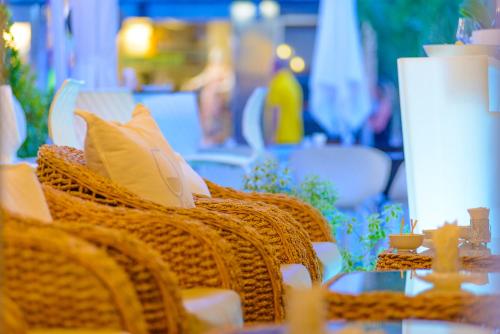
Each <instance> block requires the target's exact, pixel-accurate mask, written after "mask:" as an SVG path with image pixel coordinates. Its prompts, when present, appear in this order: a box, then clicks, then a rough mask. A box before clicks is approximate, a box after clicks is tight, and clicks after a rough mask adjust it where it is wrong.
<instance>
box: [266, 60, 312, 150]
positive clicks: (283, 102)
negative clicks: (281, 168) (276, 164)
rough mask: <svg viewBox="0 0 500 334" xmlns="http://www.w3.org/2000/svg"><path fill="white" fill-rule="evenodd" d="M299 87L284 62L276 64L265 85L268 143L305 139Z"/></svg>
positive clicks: (286, 142) (300, 89)
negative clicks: (271, 76)
mask: <svg viewBox="0 0 500 334" xmlns="http://www.w3.org/2000/svg"><path fill="white" fill-rule="evenodd" d="M302 105H303V93H302V87H301V86H300V84H299V82H298V81H297V79H296V78H295V76H294V75H293V73H292V72H291V71H290V70H289V69H288V67H287V66H286V63H284V62H282V61H276V63H275V65H274V76H273V78H272V79H271V81H270V82H269V85H268V94H267V98H266V107H265V112H264V135H265V139H266V142H267V143H270V144H298V143H300V142H301V141H302V139H303V137H304V123H303V120H302Z"/></svg>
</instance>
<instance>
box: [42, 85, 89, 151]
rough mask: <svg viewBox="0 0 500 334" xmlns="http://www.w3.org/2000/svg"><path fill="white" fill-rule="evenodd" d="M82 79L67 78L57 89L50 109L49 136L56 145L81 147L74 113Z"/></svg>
mask: <svg viewBox="0 0 500 334" xmlns="http://www.w3.org/2000/svg"><path fill="white" fill-rule="evenodd" d="M82 86H83V82H82V81H77V80H73V79H67V80H65V81H64V82H63V84H62V85H61V88H59V90H58V91H57V93H56V95H55V96H54V99H53V100H52V104H51V105H50V109H49V120H48V121H49V137H50V139H51V140H52V142H53V143H54V144H56V145H66V146H71V147H75V148H81V143H80V141H79V140H78V138H77V135H76V131H75V126H76V125H75V123H76V122H75V119H76V117H75V116H74V115H73V113H74V111H75V106H76V99H77V97H78V93H79V91H80V89H81V87H82Z"/></svg>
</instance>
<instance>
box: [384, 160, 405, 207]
mask: <svg viewBox="0 0 500 334" xmlns="http://www.w3.org/2000/svg"><path fill="white" fill-rule="evenodd" d="M388 197H389V200H391V201H392V202H398V203H403V204H404V203H407V202H408V189H407V186H406V167H405V163H404V161H403V162H402V163H401V165H399V167H398V170H397V171H396V175H394V179H393V180H392V183H391V186H390V187H389V193H388Z"/></svg>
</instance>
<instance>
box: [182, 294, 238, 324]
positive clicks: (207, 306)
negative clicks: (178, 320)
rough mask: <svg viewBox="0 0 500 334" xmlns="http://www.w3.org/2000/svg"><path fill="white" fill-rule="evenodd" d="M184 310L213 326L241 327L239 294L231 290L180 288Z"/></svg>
mask: <svg viewBox="0 0 500 334" xmlns="http://www.w3.org/2000/svg"><path fill="white" fill-rule="evenodd" d="M181 297H182V302H183V304H184V307H185V308H186V310H187V311H188V312H189V313H191V314H193V315H195V316H196V317H197V318H198V319H200V320H203V321H206V322H207V323H208V324H210V325H213V326H214V327H218V326H227V325H230V326H236V327H243V311H242V308H241V300H240V296H238V294H237V293H236V292H234V291H232V290H224V289H213V288H195V289H185V290H181Z"/></svg>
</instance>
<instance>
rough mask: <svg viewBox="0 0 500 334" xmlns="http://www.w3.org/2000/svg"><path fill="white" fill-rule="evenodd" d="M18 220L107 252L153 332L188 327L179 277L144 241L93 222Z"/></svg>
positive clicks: (175, 331)
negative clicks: (125, 278)
mask: <svg viewBox="0 0 500 334" xmlns="http://www.w3.org/2000/svg"><path fill="white" fill-rule="evenodd" d="M63 195H66V194H63ZM66 196H69V195H66ZM17 222H18V223H19V224H24V225H26V226H36V227H44V228H48V229H58V230H64V231H66V232H68V233H69V234H72V235H74V236H78V237H80V238H82V239H85V240H87V241H89V242H91V243H92V244H94V245H96V246H99V248H101V249H102V250H104V251H106V253H107V254H108V256H110V257H111V258H112V259H113V260H115V262H116V263H117V264H119V265H120V266H121V267H122V268H123V269H124V271H125V272H126V273H127V275H128V277H129V279H130V281H131V282H132V283H133V286H134V290H135V292H136V294H137V296H138V298H139V301H140V302H141V306H142V309H143V313H144V317H145V319H146V322H147V325H148V332H149V333H152V334H156V333H181V332H183V331H184V329H185V328H186V327H185V326H186V321H187V318H186V313H185V310H184V307H183V305H182V301H181V298H180V294H179V287H178V285H177V282H176V278H175V276H174V275H173V274H172V273H171V271H170V269H169V267H168V265H167V264H166V263H165V262H163V261H162V260H161V257H160V255H159V254H158V253H156V252H155V251H153V250H152V249H151V248H150V247H148V246H147V245H146V244H144V243H143V242H141V241H139V240H137V239H136V238H134V237H133V236H130V235H129V234H128V233H123V232H121V231H117V230H114V229H109V228H103V227H100V226H96V225H91V224H82V223H74V222H67V221H58V220H56V221H54V224H43V223H40V222H37V221H34V220H29V219H17Z"/></svg>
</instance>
